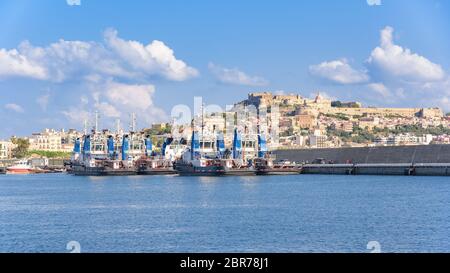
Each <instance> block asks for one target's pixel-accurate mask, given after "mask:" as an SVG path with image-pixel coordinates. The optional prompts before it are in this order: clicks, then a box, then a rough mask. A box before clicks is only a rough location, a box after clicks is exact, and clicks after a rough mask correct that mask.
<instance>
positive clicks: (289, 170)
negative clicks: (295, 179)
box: [253, 157, 302, 175]
mask: <svg viewBox="0 0 450 273" xmlns="http://www.w3.org/2000/svg"><path fill="white" fill-rule="evenodd" d="M253 162H254V164H255V169H256V174H257V175H289V174H300V173H301V172H302V166H301V165H299V164H296V163H294V162H290V161H281V162H278V163H274V161H273V159H271V158H269V157H264V158H255V159H254V161H253Z"/></svg>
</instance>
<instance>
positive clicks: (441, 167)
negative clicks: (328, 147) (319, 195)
mask: <svg viewBox="0 0 450 273" xmlns="http://www.w3.org/2000/svg"><path fill="white" fill-rule="evenodd" d="M301 173H302V174H329V175H337V174H340V175H417V176H450V163H419V164H404V163H392V164H305V165H303V168H302V172H301Z"/></svg>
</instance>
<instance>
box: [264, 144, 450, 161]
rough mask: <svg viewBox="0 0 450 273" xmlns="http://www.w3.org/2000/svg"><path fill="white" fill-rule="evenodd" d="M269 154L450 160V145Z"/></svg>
mask: <svg viewBox="0 0 450 273" xmlns="http://www.w3.org/2000/svg"><path fill="white" fill-rule="evenodd" d="M273 154H274V155H275V156H276V158H277V159H288V160H291V161H296V162H309V163H311V162H312V161H313V160H314V159H318V158H323V159H325V160H326V161H332V162H333V163H335V164H346V163H352V164H400V163H450V145H418V146H386V147H361V148H359V147H358V148H329V149H328V148H327V149H296V150H276V151H274V152H273Z"/></svg>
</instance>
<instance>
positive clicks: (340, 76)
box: [309, 59, 369, 84]
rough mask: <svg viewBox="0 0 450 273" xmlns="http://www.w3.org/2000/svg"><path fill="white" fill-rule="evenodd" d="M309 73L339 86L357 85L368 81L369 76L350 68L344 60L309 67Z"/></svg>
mask: <svg viewBox="0 0 450 273" xmlns="http://www.w3.org/2000/svg"><path fill="white" fill-rule="evenodd" d="M309 71H310V73H311V74H312V75H314V76H316V77H319V78H323V79H326V80H329V81H332V82H335V83H339V84H357V83H365V82H367V81H369V76H368V75H367V73H366V72H365V71H358V70H356V69H354V68H352V67H351V66H350V64H349V63H348V61H347V60H346V59H341V60H335V61H330V62H322V63H320V64H317V65H311V66H310V67H309Z"/></svg>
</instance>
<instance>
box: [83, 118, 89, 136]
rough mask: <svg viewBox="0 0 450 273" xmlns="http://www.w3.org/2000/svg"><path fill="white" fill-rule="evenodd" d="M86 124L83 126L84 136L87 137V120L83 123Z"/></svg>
mask: <svg viewBox="0 0 450 273" xmlns="http://www.w3.org/2000/svg"><path fill="white" fill-rule="evenodd" d="M83 123H84V124H83V126H84V135H87V130H88V129H87V123H88V122H87V119H84V122H83Z"/></svg>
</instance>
